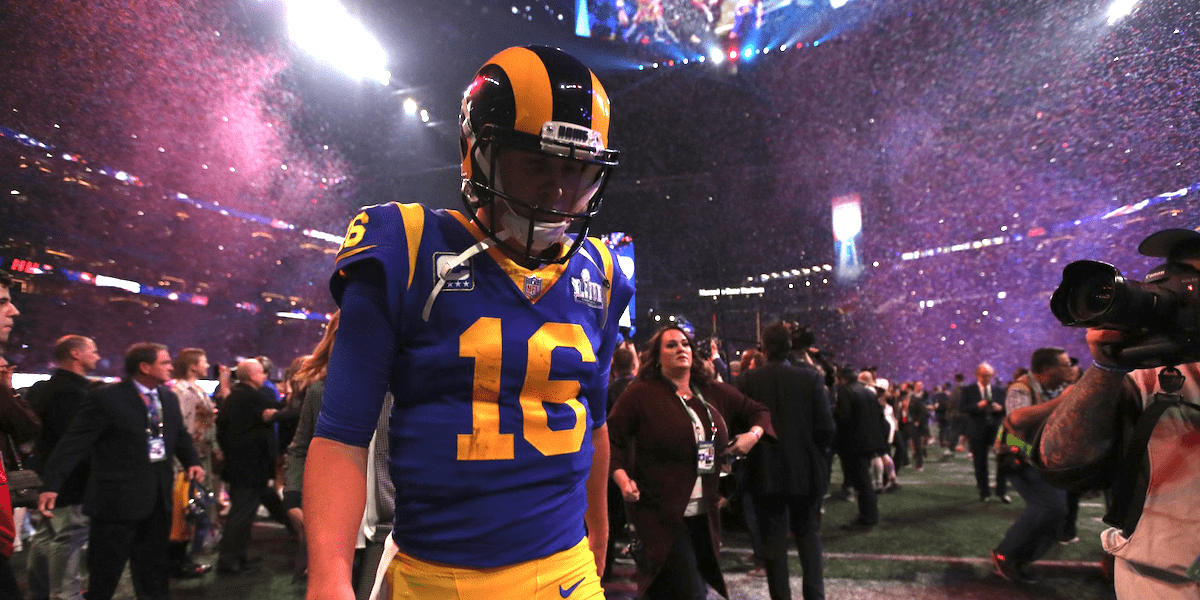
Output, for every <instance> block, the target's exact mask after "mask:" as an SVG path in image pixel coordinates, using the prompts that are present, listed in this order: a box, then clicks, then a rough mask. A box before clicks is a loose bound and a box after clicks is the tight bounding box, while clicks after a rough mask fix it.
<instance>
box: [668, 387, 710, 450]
mask: <svg viewBox="0 0 1200 600" xmlns="http://www.w3.org/2000/svg"><path fill="white" fill-rule="evenodd" d="M692 395H693V396H695V397H696V399H697V400H699V401H700V405H701V406H703V407H704V412H705V413H706V414H707V415H708V423H709V428H710V429H711V430H712V437H711V438H710V439H712V440H714V441H715V440H716V439H717V421H716V419H713V414H712V410H711V409H709V408H708V402H705V401H704V396H703V395H702V394H700V392H698V391H696V390H695V389H694V388H693V389H692ZM675 397H676V398H679V403H680V404H682V405H683V412H686V413H687V415H688V419H690V420H691V421H692V425H693V426H695V428H696V429H698V430H699V431H703V430H704V423H701V422H700V415H698V414H696V411H694V410H692V407H690V406H688V403H687V400H684V399H683V396H682V395H680V394H679V393H676V394H675Z"/></svg>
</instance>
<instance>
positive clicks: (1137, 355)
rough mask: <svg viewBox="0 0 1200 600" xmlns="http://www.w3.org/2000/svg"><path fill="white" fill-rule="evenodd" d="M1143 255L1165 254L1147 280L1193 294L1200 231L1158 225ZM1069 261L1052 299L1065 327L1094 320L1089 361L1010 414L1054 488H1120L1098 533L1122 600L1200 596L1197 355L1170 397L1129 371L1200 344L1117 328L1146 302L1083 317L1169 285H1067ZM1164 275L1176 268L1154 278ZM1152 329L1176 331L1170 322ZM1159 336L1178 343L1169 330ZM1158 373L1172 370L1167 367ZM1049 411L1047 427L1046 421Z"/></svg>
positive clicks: (1150, 371)
mask: <svg viewBox="0 0 1200 600" xmlns="http://www.w3.org/2000/svg"><path fill="white" fill-rule="evenodd" d="M1138 252H1140V253H1141V254H1143V255H1146V256H1155V257H1164V258H1166V259H1167V265H1166V266H1165V267H1164V268H1165V270H1161V269H1160V270H1156V271H1155V272H1152V273H1151V275H1150V276H1148V277H1147V280H1148V281H1152V282H1157V283H1166V284H1168V285H1172V289H1174V288H1180V289H1183V290H1186V292H1185V294H1184V296H1186V294H1194V293H1195V286H1196V285H1197V282H1198V281H1200V233H1197V232H1196V231H1192V230H1188V229H1167V230H1164V231H1160V232H1158V233H1155V234H1153V235H1151V236H1150V237H1148V238H1146V239H1145V240H1144V241H1143V242H1142V243H1141V244H1140V245H1139V246H1138ZM1097 264H1098V263H1092V265H1091V266H1093V267H1094V266H1095V265H1097ZM1083 266H1087V265H1083ZM1103 266H1107V265H1103ZM1070 269H1071V267H1068V270H1067V271H1064V286H1062V287H1061V288H1060V289H1059V292H1056V294H1055V295H1056V298H1055V300H1054V301H1052V306H1053V307H1054V308H1055V315H1056V316H1058V317H1059V319H1060V320H1063V322H1064V323H1065V324H1069V325H1086V326H1089V327H1093V328H1092V329H1089V330H1088V333H1087V342H1088V349H1089V350H1090V351H1091V354H1092V358H1093V366H1092V368H1090V369H1088V371H1087V372H1086V373H1085V374H1084V375H1083V377H1082V378H1081V379H1080V380H1079V382H1078V383H1076V384H1075V385H1074V386H1073V387H1072V388H1070V389H1069V390H1068V391H1066V392H1065V393H1063V395H1062V396H1060V397H1059V399H1058V400H1056V401H1054V402H1050V403H1047V404H1043V405H1040V406H1033V407H1030V408H1027V409H1023V410H1022V411H1018V412H1017V413H1015V414H1013V416H1012V419H1010V421H1011V422H1012V423H1013V424H1014V425H1015V426H1016V427H1017V429H1013V431H1017V432H1020V431H1021V428H1024V431H1025V432H1032V433H1033V434H1034V435H1032V436H1031V437H1025V439H1027V440H1029V441H1030V448H1031V453H1032V456H1031V458H1032V462H1033V464H1034V465H1036V466H1038V468H1039V470H1041V471H1042V475H1043V476H1044V477H1045V478H1046V480H1047V481H1049V482H1051V483H1052V484H1054V485H1057V486H1059V487H1064V488H1067V489H1086V488H1089V487H1091V488H1096V487H1107V486H1109V485H1110V484H1111V485H1112V493H1113V498H1114V502H1113V503H1112V506H1110V509H1109V513H1108V515H1106V517H1105V521H1106V522H1107V523H1109V524H1110V525H1113V526H1114V527H1112V528H1110V529H1108V530H1106V531H1105V532H1104V533H1103V534H1102V535H1101V539H1102V542H1103V544H1104V549H1105V551H1107V552H1108V553H1109V554H1112V555H1113V556H1114V557H1115V558H1116V563H1115V581H1116V592H1117V596H1118V598H1122V599H1129V598H1138V599H1139V600H1140V599H1145V598H1200V583H1198V581H1200V579H1198V578H1200V575H1198V574H1197V571H1198V570H1200V560H1198V557H1200V519H1198V518H1197V517H1196V502H1195V494H1196V490H1197V489H1200V449H1198V448H1197V447H1196V446H1197V445H1200V406H1197V403H1200V363H1198V362H1190V363H1188V364H1182V365H1178V366H1177V367H1176V368H1177V369H1178V370H1179V372H1180V373H1181V374H1182V375H1183V376H1184V378H1185V379H1184V381H1183V385H1182V387H1181V388H1180V389H1178V391H1177V392H1175V393H1176V394H1178V396H1173V395H1172V394H1171V393H1170V392H1171V391H1172V388H1173V387H1175V386H1174V385H1172V384H1173V383H1178V382H1177V381H1175V382H1172V381H1171V380H1170V378H1169V377H1162V378H1160V369H1159V368H1157V367H1154V368H1139V369H1136V370H1134V368H1133V367H1147V366H1153V365H1167V366H1170V364H1172V363H1173V362H1175V361H1176V360H1178V359H1180V358H1182V359H1184V360H1188V359H1194V358H1195V357H1196V356H1197V352H1196V348H1194V347H1187V345H1186V343H1180V342H1178V341H1173V343H1169V344H1158V345H1152V344H1150V343H1149V342H1148V341H1147V340H1145V339H1143V338H1141V337H1139V336H1137V335H1135V334H1132V333H1131V332H1130V330H1129V329H1130V328H1128V327H1123V329H1124V330H1117V329H1113V328H1114V327H1118V326H1122V324H1123V323H1125V322H1126V320H1127V319H1136V318H1137V317H1139V316H1143V315H1144V314H1145V313H1147V312H1149V311H1146V310H1139V311H1126V312H1124V313H1121V312H1120V311H1121V309H1122V307H1121V306H1120V305H1116V306H1113V305H1112V304H1111V303H1110V306H1109V307H1106V309H1105V310H1103V311H1098V314H1090V313H1089V314H1084V315H1080V314H1078V313H1080V312H1082V311H1083V310H1084V308H1085V307H1086V310H1092V309H1094V308H1095V306H1097V305H1098V304H1101V303H1104V301H1106V300H1110V299H1111V300H1113V301H1116V300H1117V297H1118V296H1120V295H1122V294H1125V293H1128V294H1129V295H1132V296H1137V295H1140V296H1141V297H1143V298H1146V297H1148V296H1150V295H1156V296H1165V295H1166V294H1164V292H1165V291H1166V290H1165V289H1164V288H1163V287H1160V286H1147V285H1140V284H1131V283H1129V282H1125V281H1123V280H1113V281H1110V282H1109V285H1108V287H1107V288H1105V287H1104V286H1099V287H1097V286H1094V284H1095V283H1096V281H1099V280H1098V279H1095V278H1093V279H1091V280H1089V281H1084V282H1083V283H1084V284H1085V285H1083V286H1070V285H1066V284H1067V283H1068V280H1072V279H1075V278H1073V277H1071V276H1070V275H1071V271H1070ZM1160 272H1161V273H1166V274H1168V275H1169V276H1168V277H1166V278H1158V277H1156V275H1159V274H1160ZM1113 273H1115V270H1114V271H1113ZM1118 277H1119V274H1118ZM1172 280H1173V281H1172ZM1073 287H1075V288H1077V289H1072V288H1073ZM1101 288H1103V289H1101ZM1064 291H1066V292H1067V293H1066V296H1078V294H1074V293H1072V292H1076V291H1083V292H1085V293H1087V302H1086V303H1085V304H1065V303H1058V302H1057V301H1058V298H1057V296H1059V295H1060V293H1062V292H1064ZM1160 299H1162V298H1160ZM1179 300H1186V298H1185V297H1181V296H1176V298H1175V299H1174V301H1175V302H1177V303H1178V304H1179V305H1180V306H1179V309H1180V314H1181V315H1184V316H1186V315H1187V314H1188V313H1187V312H1186V311H1188V310H1189V309H1190V308H1191V307H1189V306H1187V304H1186V303H1185V302H1179ZM1155 306H1157V303H1156V304H1155ZM1109 308H1115V309H1116V310H1115V311H1113V312H1110V310H1109ZM1114 312H1115V314H1114ZM1068 313H1069V315H1070V317H1071V318H1069V319H1068V318H1066V315H1067V314H1068ZM1135 313H1136V314H1135ZM1109 317H1117V318H1109ZM1145 329H1149V330H1151V331H1154V330H1158V331H1163V330H1167V329H1178V327H1177V326H1176V324H1173V323H1169V322H1163V323H1150V324H1148V326H1147V327H1146V328H1145ZM1171 333H1178V332H1177V331H1176V332H1171ZM1159 339H1170V340H1174V338H1171V337H1169V334H1167V335H1163V336H1161V337H1160V338H1159ZM1161 371H1162V372H1165V373H1166V374H1168V375H1170V370H1169V369H1166V368H1164V369H1161ZM1160 380H1161V382H1160ZM1164 388H1165V389H1164ZM1042 419H1045V421H1044V423H1039V421H1041V420H1042ZM1039 424H1040V428H1039ZM1135 528H1136V531H1135Z"/></svg>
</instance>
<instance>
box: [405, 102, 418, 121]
mask: <svg viewBox="0 0 1200 600" xmlns="http://www.w3.org/2000/svg"><path fill="white" fill-rule="evenodd" d="M404 114H406V115H408V116H410V117H411V116H413V115H415V114H417V101H416V100H413V99H412V98H405V99H404Z"/></svg>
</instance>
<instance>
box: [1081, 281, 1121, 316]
mask: <svg viewBox="0 0 1200 600" xmlns="http://www.w3.org/2000/svg"><path fill="white" fill-rule="evenodd" d="M1115 297H1116V291H1115V286H1114V280H1113V278H1112V277H1109V276H1108V275H1107V274H1097V275H1094V276H1092V277H1091V278H1089V279H1088V280H1087V281H1084V282H1083V283H1081V284H1079V286H1078V289H1077V290H1074V291H1072V293H1071V298H1072V302H1071V314H1072V315H1073V316H1074V317H1075V318H1076V319H1078V320H1081V321H1086V320H1090V319H1094V318H1096V317H1098V316H1100V315H1103V314H1104V312H1105V311H1107V310H1108V309H1109V308H1110V307H1112V303H1113V299H1114V298H1115Z"/></svg>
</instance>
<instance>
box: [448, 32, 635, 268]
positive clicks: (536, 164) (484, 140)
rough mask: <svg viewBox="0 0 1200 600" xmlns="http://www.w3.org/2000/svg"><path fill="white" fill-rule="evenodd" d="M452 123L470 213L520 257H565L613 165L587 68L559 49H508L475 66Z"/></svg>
mask: <svg viewBox="0 0 1200 600" xmlns="http://www.w3.org/2000/svg"><path fill="white" fill-rule="evenodd" d="M460 120H461V121H460V124H461V138H460V147H461V150H462V155H463V166H462V196H463V202H464V204H465V206H466V208H467V210H468V212H469V213H470V216H471V217H472V218H473V219H474V220H475V222H476V224H477V225H478V226H479V227H480V229H481V230H482V231H483V232H484V233H486V234H487V235H488V236H489V237H490V238H492V239H493V240H496V241H497V242H499V243H501V244H502V245H503V246H504V248H505V249H506V250H507V251H508V252H509V253H510V254H513V255H515V256H516V257H517V258H519V259H521V260H522V261H523V262H525V263H527V264H552V263H562V262H566V261H567V260H568V259H569V258H570V257H571V256H572V255H573V254H574V253H575V252H576V251H578V249H579V247H580V245H581V244H582V242H583V239H584V238H585V237H586V235H587V230H588V227H589V226H590V223H591V219H592V218H593V217H594V216H595V215H596V212H597V211H598V210H599V208H600V201H601V194H602V192H603V188H604V184H605V182H606V180H607V176H608V173H609V172H610V170H611V169H612V167H614V166H615V165H616V164H617V157H618V153H617V152H616V151H614V150H610V149H608V148H606V146H605V138H606V136H607V129H608V99H607V95H606V94H605V93H604V89H603V87H601V86H600V84H599V81H598V80H596V78H595V75H593V74H592V73H591V71H589V70H588V69H587V67H585V66H583V65H582V64H581V63H579V62H578V61H576V60H575V59H573V58H571V57H570V56H568V55H566V54H565V53H563V52H561V51H559V50H555V49H550V48H544V47H538V46H530V47H528V48H509V49H508V50H505V51H503V52H501V53H500V54H497V55H496V56H495V57H493V58H492V59H491V60H490V61H488V63H487V64H485V65H484V66H483V67H482V68H481V69H480V70H479V72H478V74H477V75H476V78H475V80H474V81H473V82H472V84H471V86H470V87H468V88H467V92H466V94H465V95H464V97H463V105H462V113H461V115H460ZM568 233H570V234H573V235H574V239H572V238H571V237H570V236H569V235H568ZM564 249H565V251H564Z"/></svg>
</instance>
